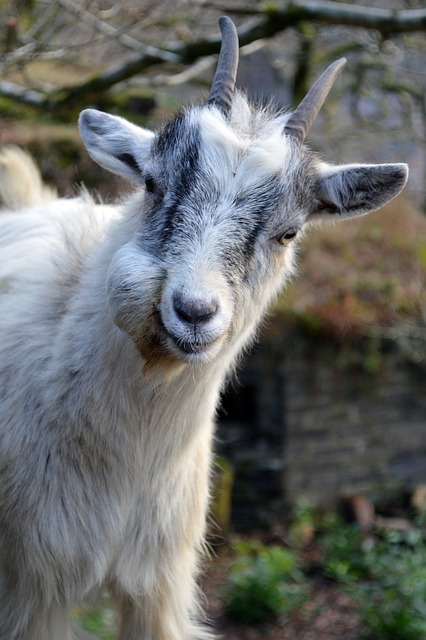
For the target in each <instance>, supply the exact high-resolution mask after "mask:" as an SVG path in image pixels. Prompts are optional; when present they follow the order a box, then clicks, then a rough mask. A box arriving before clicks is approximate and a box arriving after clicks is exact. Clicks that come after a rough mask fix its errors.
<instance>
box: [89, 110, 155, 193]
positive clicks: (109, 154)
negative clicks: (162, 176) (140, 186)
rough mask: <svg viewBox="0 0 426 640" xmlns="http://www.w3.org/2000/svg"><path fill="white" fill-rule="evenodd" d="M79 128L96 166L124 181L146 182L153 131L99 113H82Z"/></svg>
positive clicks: (95, 111)
mask: <svg viewBox="0 0 426 640" xmlns="http://www.w3.org/2000/svg"><path fill="white" fill-rule="evenodd" d="M78 124H79V127H80V134H81V137H82V138H83V141H84V144H85V145H86V148H87V151H88V152H89V154H90V156H91V157H92V158H93V160H95V162H97V163H98V164H100V165H101V167H104V168H105V169H108V170H109V171H112V172H113V173H117V174H118V175H120V176H123V177H124V178H127V179H130V180H133V181H136V182H142V181H143V167H144V164H145V162H146V159H147V157H148V154H149V150H150V147H151V143H152V140H153V138H154V134H153V133H152V132H151V131H149V130H148V129H142V128H141V127H137V126H136V125H134V124H131V123H130V122H128V121H127V120H125V119H124V118H120V117H119V116H111V115H109V114H107V113H103V112H102V111H97V110H96V109H85V110H84V111H82V112H81V114H80V117H79V121H78Z"/></svg>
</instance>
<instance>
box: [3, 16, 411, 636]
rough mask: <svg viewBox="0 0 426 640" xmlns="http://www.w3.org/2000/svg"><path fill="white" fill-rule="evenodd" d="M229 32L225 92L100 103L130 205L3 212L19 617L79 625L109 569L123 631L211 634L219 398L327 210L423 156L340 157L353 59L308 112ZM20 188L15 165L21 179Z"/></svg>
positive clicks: (360, 196)
mask: <svg viewBox="0 0 426 640" xmlns="http://www.w3.org/2000/svg"><path fill="white" fill-rule="evenodd" d="M220 24H221V29H222V36H223V43H222V49H221V55H220V58H219V62H218V68H217V71H216V75H215V79H214V82H213V86H212V90H211V93H210V97H209V99H208V101H207V103H206V104H203V105H202V106H198V107H193V108H191V109H188V110H184V111H182V112H181V113H179V114H178V115H177V116H176V117H175V118H174V119H172V120H171V122H169V123H168V124H166V125H165V126H164V127H163V128H162V129H161V130H160V131H159V132H158V133H157V134H154V133H151V132H150V131H147V130H145V129H141V128H139V127H136V126H134V125H132V124H129V123H128V122H126V121H125V120H124V119H122V118H118V117H114V116H110V115H107V114H104V113H101V112H98V111H96V110H92V109H89V110H86V111H83V113H82V114H81V117H80V127H81V133H82V137H83V139H84V141H85V143H86V146H87V149H88V151H89V153H90V155H91V156H92V157H93V158H94V159H95V160H96V161H97V162H99V164H101V165H102V166H103V167H106V168H107V169H110V170H111V171H113V172H115V173H117V174H120V175H122V176H126V177H127V178H130V179H131V180H132V181H134V182H136V183H137V184H139V185H140V188H139V189H138V190H137V191H136V192H135V194H134V195H133V196H132V197H131V198H130V199H129V201H128V202H127V203H126V204H125V205H124V206H123V207H121V206H117V207H114V208H109V207H105V206H98V205H95V204H94V203H93V202H92V201H91V200H90V198H88V197H87V196H86V197H81V198H77V199H71V200H57V201H55V202H51V203H47V204H44V205H42V206H38V207H34V208H31V209H27V210H25V211H23V212H21V213H20V214H19V215H18V214H16V213H15V214H13V213H3V214H2V215H1V216H0V246H1V253H0V293H1V308H0V328H1V336H2V339H1V345H0V638H1V640H69V639H70V638H72V637H74V636H73V633H77V631H72V630H71V628H70V626H69V622H68V616H69V612H70V609H71V608H72V606H73V605H74V604H75V603H78V602H81V601H83V600H85V599H87V598H90V597H92V596H94V595H96V594H97V593H98V592H99V591H100V590H101V589H102V588H104V587H108V588H109V589H110V590H111V592H112V594H113V596H114V598H115V600H116V602H117V607H118V609H119V611H120V612H121V627H120V639H121V640H189V639H194V638H205V637H207V636H208V631H206V630H205V629H203V627H202V626H201V625H200V623H199V615H198V611H197V605H196V603H197V598H196V587H195V574H196V569H197V563H198V558H199V556H200V551H201V550H202V547H203V536H204V528H205V516H206V510H207V506H208V493H209V489H208V486H209V469H210V459H211V446H212V434H213V419H214V414H215V410H216V406H217V403H218V398H219V394H220V392H221V389H222V388H223V385H224V381H225V379H226V377H227V375H228V374H229V372H230V370H231V369H232V368H233V366H234V365H235V362H236V359H237V357H238V355H239V354H240V353H241V350H242V348H243V347H244V346H245V345H247V343H248V341H249V340H250V339H252V337H253V334H254V332H255V329H256V327H257V326H258V325H259V322H260V320H261V318H262V316H263V314H264V312H265V310H266V308H267V306H268V304H269V303H270V302H271V300H272V299H273V298H274V296H275V295H276V294H277V292H279V291H280V289H281V288H282V286H283V284H284V283H285V281H286V279H287V278H288V276H289V274H290V273H291V272H292V270H293V253H294V249H293V244H291V243H292V241H293V240H294V239H295V238H296V235H298V234H299V232H300V231H301V230H302V229H303V228H304V227H306V226H308V225H309V223H310V222H311V221H312V220H327V219H330V220H338V219H344V218H348V217H351V216H356V215H360V214H364V213H367V212H368V211H371V210H372V209H376V208H377V207H379V206H381V205H383V204H384V203H385V202H387V201H388V200H390V199H391V198H393V197H394V196H395V195H396V194H397V193H398V192H399V191H400V190H401V189H402V187H403V185H404V184H405V182H406V178H407V167H406V165H403V164H392V165H377V166H372V165H368V166H367V165H346V166H331V165H326V164H323V163H321V162H319V160H318V159H317V158H316V157H315V155H314V154H312V153H311V152H310V151H309V150H308V149H307V148H306V147H305V146H304V144H303V141H304V138H305V135H306V133H307V131H308V129H309V126H310V125H311V123H312V122H313V120H314V118H315V117H316V115H317V113H318V111H319V109H320V107H321V105H322V103H323V102H324V100H325V98H326V95H327V93H328V91H329V90H330V88H331V86H332V83H333V82H334V80H335V78H336V76H337V73H338V72H339V71H340V69H341V67H342V65H343V61H339V62H337V63H334V64H333V65H331V67H329V68H328V69H327V70H326V71H325V72H324V74H323V75H322V76H321V78H320V79H319V80H318V81H317V82H316V83H315V84H314V86H313V87H312V89H311V90H310V91H309V93H308V94H307V96H306V98H305V99H304V100H303V101H302V103H301V104H300V106H299V107H298V108H297V109H296V110H295V111H294V112H293V114H292V115H288V114H282V113H278V114H276V113H272V112H271V113H270V112H268V111H267V110H265V109H258V108H256V107H254V106H253V105H251V104H249V103H248V102H247V100H246V98H245V97H244V96H243V95H241V94H239V93H238V92H235V90H234V85H235V75H236V68H237V60H238V41H237V35H236V30H235V27H234V25H233V23H232V22H231V21H230V20H229V19H228V18H222V19H221V22H220ZM3 189H4V185H3Z"/></svg>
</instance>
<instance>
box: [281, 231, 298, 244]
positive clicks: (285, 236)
mask: <svg viewBox="0 0 426 640" xmlns="http://www.w3.org/2000/svg"><path fill="white" fill-rule="evenodd" d="M298 231H299V229H298V228H297V227H290V228H289V229H286V230H285V231H284V233H281V234H279V235H278V236H276V240H277V242H279V243H280V244H282V245H283V246H286V245H288V244H290V242H291V241H292V240H294V239H295V237H296V236H297V232H298Z"/></svg>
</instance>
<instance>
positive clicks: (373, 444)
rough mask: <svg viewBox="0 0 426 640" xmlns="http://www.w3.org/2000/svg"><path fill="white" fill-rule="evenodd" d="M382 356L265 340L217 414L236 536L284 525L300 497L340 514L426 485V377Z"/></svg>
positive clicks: (357, 348)
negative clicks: (339, 507) (358, 500)
mask: <svg viewBox="0 0 426 640" xmlns="http://www.w3.org/2000/svg"><path fill="white" fill-rule="evenodd" d="M385 346H386V345H377V343H374V344H372V343H369V344H367V345H365V343H362V344H361V343H360V344H358V345H351V346H349V345H347V344H346V345H343V344H337V343H335V342H327V341H325V340H324V339H319V338H316V339H314V338H308V337H306V336H303V335H301V334H299V333H292V332H290V333H288V334H287V335H286V336H285V338H283V337H282V333H281V332H280V331H274V330H271V331H270V332H268V334H267V335H265V337H264V339H263V340H262V342H261V344H260V345H259V346H258V347H256V348H255V350H254V351H253V353H252V354H251V355H250V356H249V357H248V358H247V360H246V362H245V364H244V366H243V368H242V370H241V372H240V375H239V380H240V386H237V387H236V388H235V389H234V390H233V391H232V390H230V391H229V392H228V394H227V395H226V397H225V398H224V409H223V410H222V411H221V413H220V423H219V431H218V449H219V451H220V452H221V453H223V454H224V455H226V456H227V457H228V458H229V459H230V460H231V462H232V464H233V466H234V469H235V474H236V477H235V489H234V524H235V525H236V526H237V527H240V526H241V527H242V528H244V527H247V526H250V525H255V524H258V523H265V524H267V523H269V522H270V521H271V520H274V519H276V518H280V517H282V516H285V511H284V510H285V508H286V505H288V504H289V503H290V504H291V503H294V502H295V501H296V500H297V499H298V498H300V497H302V496H304V497H308V498H309V499H311V500H312V501H313V502H315V503H316V504H318V505H319V506H324V507H333V506H336V504H337V502H338V500H339V499H340V498H341V497H343V496H346V495H352V494H354V493H362V494H364V495H367V496H369V497H370V498H372V499H373V500H382V499H385V498H387V497H390V496H392V494H396V492H398V491H400V490H410V489H412V488H413V487H414V486H415V485H416V484H420V483H425V482H426V369H425V368H422V367H420V366H414V365H412V364H410V363H408V362H407V360H406V359H405V358H404V356H403V355H402V354H401V353H400V352H398V351H397V350H396V349H394V348H385Z"/></svg>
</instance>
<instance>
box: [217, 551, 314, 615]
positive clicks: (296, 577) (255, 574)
mask: <svg viewBox="0 0 426 640" xmlns="http://www.w3.org/2000/svg"><path fill="white" fill-rule="evenodd" d="M235 551H236V552H237V559H236V561H235V563H234V564H233V565H232V566H231V568H230V570H229V575H228V579H227V585H226V588H225V591H224V594H223V597H224V604H225V609H226V611H227V613H228V615H229V616H230V617H232V618H234V619H236V620H238V621H241V622H246V623H248V624H262V623H267V622H272V621H274V620H275V619H276V618H277V617H278V616H279V615H282V614H289V613H291V612H292V611H294V609H296V608H297V607H299V606H300V605H301V604H302V602H303V601H304V599H305V598H306V595H307V581H306V578H305V576H304V575H303V572H302V571H301V569H300V566H299V563H298V560H297V559H296V557H295V555H294V554H293V553H292V552H291V551H289V550H287V549H284V548H282V547H278V546H269V547H268V546H265V545H263V544H261V543H260V542H256V541H255V542H248V543H239V544H236V545H235Z"/></svg>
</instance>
